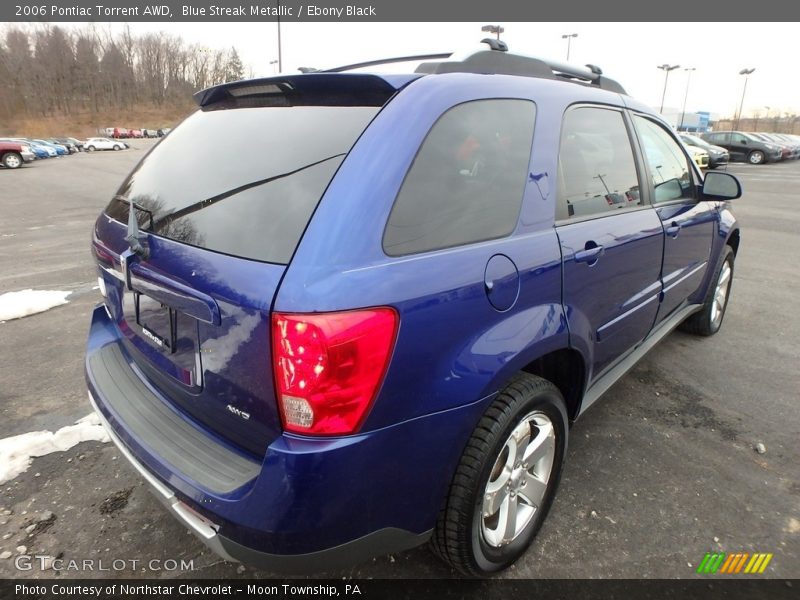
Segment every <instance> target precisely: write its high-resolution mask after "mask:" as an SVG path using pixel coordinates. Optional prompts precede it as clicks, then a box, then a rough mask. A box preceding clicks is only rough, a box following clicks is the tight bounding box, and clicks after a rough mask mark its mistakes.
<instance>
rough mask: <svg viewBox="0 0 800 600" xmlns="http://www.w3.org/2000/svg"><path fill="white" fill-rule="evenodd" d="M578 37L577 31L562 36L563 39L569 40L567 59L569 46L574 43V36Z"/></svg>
mask: <svg viewBox="0 0 800 600" xmlns="http://www.w3.org/2000/svg"><path fill="white" fill-rule="evenodd" d="M576 37H578V34H577V33H565V34H564V35H562V36H561V39H562V40H567V60H569V47H570V45H571V44H572V38H576Z"/></svg>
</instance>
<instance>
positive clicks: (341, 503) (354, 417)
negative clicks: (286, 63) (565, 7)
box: [86, 41, 741, 575]
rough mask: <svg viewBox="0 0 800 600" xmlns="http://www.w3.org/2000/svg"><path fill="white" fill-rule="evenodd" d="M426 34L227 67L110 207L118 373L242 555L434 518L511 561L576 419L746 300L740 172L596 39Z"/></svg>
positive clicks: (160, 490)
mask: <svg viewBox="0 0 800 600" xmlns="http://www.w3.org/2000/svg"><path fill="white" fill-rule="evenodd" d="M426 59H427V60H428V61H429V62H424V63H422V64H421V66H420V67H419V68H418V69H417V71H416V72H414V73H410V74H405V75H375V74H367V73H362V72H352V70H350V71H348V70H346V69H336V70H333V71H326V72H313V73H306V74H298V75H278V76H275V77H270V78H267V79H258V80H250V81H237V82H234V83H226V84H222V85H218V86H215V87H212V88H209V89H206V90H204V91H201V92H198V93H197V94H196V95H195V98H196V100H197V103H198V105H199V109H198V110H197V111H196V112H195V113H193V114H192V115H191V116H189V117H188V118H187V119H186V120H185V121H184V122H183V123H182V124H181V125H180V126H179V127H177V128H176V129H175V130H174V131H172V132H171V133H170V135H169V136H166V137H165V138H163V140H162V141H161V142H160V143H159V144H158V145H156V146H155V147H154V148H153V149H152V150H151V151H150V152H149V153H148V154H147V155H146V156H145V157H144V158H143V159H142V161H141V162H140V163H139V164H138V166H136V168H135V169H134V170H133V172H132V173H131V174H130V175H129V176H128V177H127V179H125V181H124V182H123V183H122V185H121V187H120V189H119V191H118V192H117V194H116V195H115V196H114V198H113V199H112V200H111V202H110V204H109V205H108V207H107V208H106V209H105V211H104V212H103V213H102V214H101V215H100V217H99V218H98V219H97V222H96V224H95V228H94V236H93V243H92V249H93V254H94V257H95V259H96V261H97V265H98V268H99V276H100V288H101V292H102V293H103V296H104V301H103V303H102V304H101V305H99V306H98V307H97V308H96V309H95V311H94V313H93V317H92V322H91V329H90V332H89V341H88V349H87V354H86V380H87V383H88V388H89V395H90V399H91V402H92V404H93V406H94V408H95V410H96V411H97V413H98V414H99V415H100V417H101V420H102V422H103V423H104V425H105V427H106V428H107V429H108V431H109V434H110V435H111V437H112V439H113V440H114V442H115V443H116V444H117V445H118V446H119V448H120V450H121V452H122V453H123V454H124V455H125V457H126V458H127V459H128V460H129V461H130V462H131V463H132V464H133V465H134V466H135V468H136V469H138V471H139V472H140V473H141V475H142V476H143V477H144V478H145V479H146V480H147V481H148V482H149V483H150V484H151V486H152V488H154V490H155V493H156V495H157V496H158V497H159V498H160V499H161V500H162V501H163V503H164V504H165V505H166V506H167V507H168V508H169V510H170V511H171V512H172V513H174V515H175V516H176V517H177V518H178V519H180V520H181V521H182V522H183V523H184V524H186V525H187V526H188V527H190V528H191V529H192V530H193V531H194V532H196V533H197V535H198V536H199V537H200V538H201V539H202V540H203V541H204V542H205V543H206V544H208V546H210V547H211V548H212V549H213V550H214V551H215V552H217V553H218V554H219V555H221V556H222V557H224V558H226V559H230V560H237V561H241V562H246V563H248V564H253V565H257V566H261V567H263V568H267V569H270V570H273V571H282V572H298V571H309V570H324V569H329V568H334V567H340V566H344V565H348V564H351V563H355V562H358V561H361V560H364V559H366V558H368V557H371V556H374V555H376V554H382V553H388V552H395V551H401V550H404V549H408V548H411V547H414V546H417V545H419V544H422V543H424V542H426V541H430V542H431V545H432V548H433V550H434V551H435V552H436V553H437V554H438V555H439V556H440V557H441V558H443V559H444V560H445V561H446V562H448V563H449V564H450V565H452V566H453V567H455V568H456V569H458V570H460V571H461V572H463V573H465V574H469V575H484V574H489V573H492V572H496V571H499V570H502V569H504V568H506V567H508V566H509V565H511V563H513V562H514V561H515V560H516V559H518V558H519V557H520V556H521V555H522V554H523V553H524V552H525V550H526V548H527V547H528V546H529V545H530V543H531V541H532V540H533V538H534V536H535V535H536V533H537V531H538V529H539V527H540V526H541V524H542V521H543V520H544V518H545V516H546V514H547V512H548V509H549V507H550V505H551V503H552V501H553V497H554V494H555V492H556V487H557V484H558V480H559V475H560V473H561V470H562V464H563V460H564V456H565V451H566V447H567V437H568V432H569V425H570V424H571V423H572V422H573V421H574V420H575V419H577V418H578V417H579V416H580V415H581V414H582V413H583V412H585V411H586V409H587V408H588V407H589V406H591V404H592V403H594V402H595V401H596V400H597V399H598V398H599V397H600V396H601V395H602V394H603V393H604V392H605V391H606V390H608V388H609V387H610V386H611V385H612V384H613V383H614V382H615V381H617V380H618V379H619V378H620V377H622V376H623V375H624V374H625V373H626V372H627V371H628V370H629V369H630V368H631V367H632V366H633V365H634V364H635V363H636V362H637V361H638V360H639V359H640V358H641V357H642V356H643V355H644V354H645V353H646V352H647V351H649V350H650V349H651V348H652V347H653V346H654V345H655V344H656V343H657V342H658V341H659V340H660V339H662V338H663V337H664V336H666V335H668V334H669V332H670V331H672V330H673V329H674V328H675V327H678V326H681V327H682V328H684V329H685V330H687V331H690V332H694V333H696V334H700V335H711V334H713V333H715V332H716V331H717V330H718V329H719V327H720V325H721V323H722V319H723V316H724V314H725V308H726V305H727V301H728V297H729V293H730V289H731V282H732V277H733V265H734V257H735V255H736V252H737V250H738V247H739V228H738V226H737V223H736V220H735V218H734V217H733V215H732V213H731V212H730V210H729V204H728V202H727V201H728V200H731V199H734V198H736V197H738V196H739V195H740V194H741V186H740V184H739V182H738V180H737V179H736V178H735V177H733V176H732V175H730V174H727V173H716V172H714V173H708V174H707V175H706V176H705V180H703V177H702V176H701V174H700V172H699V171H698V170H697V169H696V168H695V166H694V164H693V162H692V160H691V158H690V157H688V156H687V154H686V152H685V150H684V148H683V146H682V144H681V143H680V141H679V140H678V138H677V137H676V135H675V133H674V132H673V131H672V130H671V129H670V127H669V126H668V125H666V124H665V123H664V122H663V121H662V120H661V119H660V118H659V117H658V116H657V115H654V114H653V112H652V111H651V110H649V109H648V108H647V107H645V106H644V105H642V104H640V103H638V102H636V101H634V100H632V99H631V98H630V97H628V96H627V95H625V92H624V90H623V89H622V87H621V86H620V85H619V84H618V83H616V82H615V81H613V80H611V79H608V78H607V77H605V76H604V75H603V74H602V72H601V70H600V69H599V68H597V67H594V66H591V65H590V66H589V67H588V68H582V67H575V66H571V65H565V64H558V63H551V62H546V61H543V60H539V59H535V58H530V57H525V56H520V55H514V54H510V53H508V52H507V48H505V47H504V46H503V45H502V44H498V43H497V42H494V41H492V43H491V44H490V48H489V49H487V50H481V51H478V52H475V53H473V54H470V55H466V56H464V57H463V58H462V59H460V60H456V59H455V58H449V59H447V58H446V57H443V56H435V57H426Z"/></svg>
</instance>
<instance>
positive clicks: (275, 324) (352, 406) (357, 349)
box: [272, 308, 398, 435]
mask: <svg viewBox="0 0 800 600" xmlns="http://www.w3.org/2000/svg"><path fill="white" fill-rule="evenodd" d="M397 323H398V317H397V313H396V312H395V311H394V310H393V309H391V308H371V309H366V310H354V311H347V312H337V313H315V314H285V313H273V315H272V355H273V367H274V374H275V387H276V390H277V393H278V406H279V408H280V412H281V419H282V421H283V426H284V429H286V430H287V431H292V432H295V433H305V434H312V435H317V434H321V435H342V434H350V433H354V432H356V431H358V429H359V427H361V424H362V423H363V422H364V419H365V418H366V416H367V413H368V412H369V409H370V407H371V406H372V402H373V401H374V399H375V396H376V394H377V392H378V388H379V387H380V384H381V382H382V381H383V377H384V375H385V373H386V368H387V366H388V364H389V358H390V357H391V353H392V349H393V347H394V341H395V337H396V334H397Z"/></svg>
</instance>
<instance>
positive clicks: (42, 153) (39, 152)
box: [13, 138, 58, 158]
mask: <svg viewBox="0 0 800 600" xmlns="http://www.w3.org/2000/svg"><path fill="white" fill-rule="evenodd" d="M13 141H15V142H19V143H22V144H27V145H28V146H30V148H31V151H32V152H33V153H34V154H35V155H36V158H53V157H54V156H58V151H57V150H56V148H55V146H51V145H49V144H40V143H38V142H36V141H35V140H29V139H26V138H17V139H15V140H13Z"/></svg>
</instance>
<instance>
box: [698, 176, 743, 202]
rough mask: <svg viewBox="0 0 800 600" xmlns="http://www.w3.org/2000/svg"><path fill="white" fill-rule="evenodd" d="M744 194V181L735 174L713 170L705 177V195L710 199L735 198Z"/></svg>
mask: <svg viewBox="0 0 800 600" xmlns="http://www.w3.org/2000/svg"><path fill="white" fill-rule="evenodd" d="M741 195H742V183H741V182H740V181H739V179H738V178H737V177H736V176H735V175H731V174H730V173H718V172H716V171H711V172H710V173H706V176H705V179H703V196H704V197H705V198H708V199H709V200H734V199H736V198H739V197H741Z"/></svg>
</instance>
